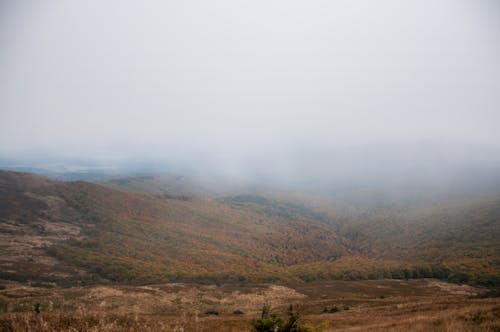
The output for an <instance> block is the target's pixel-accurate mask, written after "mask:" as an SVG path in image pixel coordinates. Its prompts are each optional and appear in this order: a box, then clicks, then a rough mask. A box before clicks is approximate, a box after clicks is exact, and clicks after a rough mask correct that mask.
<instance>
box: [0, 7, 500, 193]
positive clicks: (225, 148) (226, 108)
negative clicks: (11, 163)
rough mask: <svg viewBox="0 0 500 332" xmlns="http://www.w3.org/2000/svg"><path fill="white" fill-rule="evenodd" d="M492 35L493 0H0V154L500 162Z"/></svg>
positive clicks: (495, 34)
mask: <svg viewBox="0 0 500 332" xmlns="http://www.w3.org/2000/svg"><path fill="white" fill-rule="evenodd" d="M499 36H500V4H499V3H498V1H494V0H479V1H461V0H440V1H396V0H393V1H392V0H391V1H387V0H382V1H350V0H345V1H285V0H275V1H234V0H223V1H144V2H137V1H78V2H77V1H2V2H1V3H0V50H1V51H0V158H1V159H3V160H21V161H22V162H25V163H31V164H34V163H37V162H39V163H42V162H45V163H47V162H51V163H53V162H59V163H61V162H62V163H64V162H67V163H70V161H74V160H77V161H78V162H79V163H84V164H95V165H99V167H108V166H110V167H113V166H116V165H123V164H134V165H142V166H143V165H149V166H150V168H151V169H155V170H161V169H162V168H168V167H171V168H174V169H183V168H184V169H195V170H200V169H210V170H213V171H217V172H218V173H220V174H226V175H230V176H240V177H241V176H248V177H252V176H255V177H260V178H272V179H278V178H279V179H282V181H292V180H293V181H299V182H300V180H301V179H302V180H304V181H310V180H315V181H318V182H322V181H326V180H325V179H329V180H331V181H333V179H335V181H336V183H340V182H350V181H357V182H359V183H373V182H398V181H403V180H410V179H411V181H416V182H418V181H421V180H422V179H427V180H428V181H430V182H432V183H435V184H439V183H448V182H453V181H455V180H456V179H457V178H460V179H466V180H467V181H469V182H474V180H475V178H476V177H477V176H480V177H481V178H485V177H486V178H489V177H490V176H491V177H494V178H497V179H498V175H499V171H498V170H499V169H500V130H499V129H500V43H499ZM142 166H141V167H142ZM326 182H328V181H326ZM483 182H484V183H489V185H490V186H496V185H497V184H498V182H491V181H490V182H489V181H488V180H485V181H483Z"/></svg>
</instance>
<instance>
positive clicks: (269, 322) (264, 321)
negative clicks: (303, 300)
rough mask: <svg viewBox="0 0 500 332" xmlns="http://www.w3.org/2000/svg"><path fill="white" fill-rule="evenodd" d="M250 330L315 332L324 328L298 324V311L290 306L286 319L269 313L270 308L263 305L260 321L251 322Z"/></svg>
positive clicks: (256, 331) (260, 331) (263, 331)
mask: <svg viewBox="0 0 500 332" xmlns="http://www.w3.org/2000/svg"><path fill="white" fill-rule="evenodd" d="M251 324H252V330H253V331H255V332H315V331H320V330H322V329H323V328H324V327H322V326H320V327H311V326H306V325H303V324H301V323H300V315H299V313H298V311H297V310H296V309H295V308H294V307H293V306H292V305H290V307H289V308H288V310H287V319H286V320H285V319H283V318H282V317H281V316H280V315H278V314H276V313H271V312H270V307H269V306H268V305H264V306H263V308H262V314H261V318H260V319H254V320H252V323H251Z"/></svg>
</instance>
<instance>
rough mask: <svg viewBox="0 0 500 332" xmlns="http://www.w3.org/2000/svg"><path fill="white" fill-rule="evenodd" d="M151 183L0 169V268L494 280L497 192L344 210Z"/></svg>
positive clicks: (61, 274)
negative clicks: (419, 204) (95, 180)
mask: <svg viewBox="0 0 500 332" xmlns="http://www.w3.org/2000/svg"><path fill="white" fill-rule="evenodd" d="M172 179H173V180H175V182H174V184H172ZM157 180H158V179H156V178H155V177H154V176H150V177H147V176H143V177H142V178H140V177H138V176H135V177H131V178H129V179H127V178H121V179H112V180H111V182H106V181H104V182H101V183H100V184H96V183H88V182H62V181H55V180H51V179H49V178H46V177H42V176H38V175H35V174H29V173H18V172H12V171H0V239H1V248H2V258H1V260H0V266H1V271H2V272H1V275H0V277H1V278H2V279H9V280H19V281H32V282H43V283H49V282H53V283H57V284H64V283H66V284H75V283H82V282H83V283H103V282H120V283H151V282H164V281H198V282H201V281H206V282H214V281H215V282H270V281H272V282H289V281H310V280H320V279H349V280H353V279H379V278H420V277H439V278H442V279H449V280H452V281H457V282H464V281H467V282H472V283H482V284H487V285H498V280H499V276H500V264H499V257H500V255H499V250H500V197H498V196H491V195H490V196H488V197H485V198H481V199H476V200H467V201H464V202H458V203H450V204H446V205H443V206H431V207H426V208H416V209H406V210H394V211H393V210H386V211H380V210H376V211H373V212H372V213H368V212H367V213H364V214H349V213H345V212H338V211H336V208H337V205H335V204H330V202H331V200H329V199H325V200H323V201H321V200H317V199H316V200H314V201H315V202H316V203H317V204H316V205H314V204H311V201H312V199H309V200H308V199H307V195H306V196H305V197H306V198H304V199H297V197H299V196H297V195H295V196H294V199H291V197H292V195H289V194H279V193H272V192H266V193H256V192H255V191H250V192H245V191H243V190H241V189H240V188H238V189H237V190H236V189H234V188H233V189H231V190H227V191H223V192H221V191H215V190H214V191H213V192H211V193H210V194H205V191H204V190H202V189H199V188H200V187H196V183H194V184H193V183H190V187H189V188H194V189H189V190H187V189H186V190H185V188H186V186H184V184H183V183H181V184H180V185H179V178H175V177H169V178H163V180H162V181H164V182H160V181H157ZM150 182H155V183H156V184H155V185H154V186H152V185H150V184H149V183H150ZM165 188H168V189H165ZM150 189H151V190H150ZM318 202H320V203H318Z"/></svg>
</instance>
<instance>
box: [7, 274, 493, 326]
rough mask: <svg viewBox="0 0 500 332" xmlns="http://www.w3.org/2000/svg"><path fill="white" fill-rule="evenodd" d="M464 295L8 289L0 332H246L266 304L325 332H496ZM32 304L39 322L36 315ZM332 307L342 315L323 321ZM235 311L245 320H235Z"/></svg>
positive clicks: (350, 289)
mask: <svg viewBox="0 0 500 332" xmlns="http://www.w3.org/2000/svg"><path fill="white" fill-rule="evenodd" d="M464 289H465V288H463V287H461V286H457V285H448V284H443V283H437V282H436V281H434V280H413V281H394V280H380V281H337V282H329V283H309V284H297V285H288V287H285V286H282V285H222V286H215V285H195V284H160V285H150V286H140V287H139V286H137V287H133V286H93V287H71V288H52V289H48V288H33V287H26V286H22V285H19V284H8V285H7V288H6V289H4V290H1V291H0V303H1V304H2V305H1V307H0V310H1V311H2V312H3V314H1V315H0V331H247V330H249V328H250V321H251V319H252V318H255V317H258V315H259V311H260V309H261V307H262V305H263V304H264V303H268V304H270V305H271V307H272V308H273V309H272V310H273V311H275V312H278V313H284V312H285V311H286V307H287V306H288V305H289V304H291V303H293V304H296V305H297V306H298V307H299V310H300V311H301V313H302V320H303V322H304V323H305V324H311V325H314V326H319V325H323V326H324V327H325V329H324V330H326V331H368V330H369V331H443V332H444V331H453V332H455V331H457V332H460V331H500V298H498V297H487V296H484V294H485V292H486V290H484V289H477V288H473V287H467V291H464ZM473 294H479V295H481V294H482V296H475V295H473ZM37 303H39V304H40V311H41V312H40V313H39V314H37V313H36V312H35V311H34V308H35V305H36V304H37ZM333 306H336V307H337V308H339V311H338V312H335V313H323V311H324V308H332V307H333ZM347 309H348V310H347ZM236 310H239V311H241V312H243V314H234V311H236ZM208 311H213V312H217V313H218V315H209V314H207V312H208Z"/></svg>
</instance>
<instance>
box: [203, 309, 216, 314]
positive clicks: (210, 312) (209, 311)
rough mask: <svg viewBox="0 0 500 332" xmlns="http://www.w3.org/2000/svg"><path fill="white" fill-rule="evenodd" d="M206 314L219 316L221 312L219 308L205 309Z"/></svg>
mask: <svg viewBox="0 0 500 332" xmlns="http://www.w3.org/2000/svg"><path fill="white" fill-rule="evenodd" d="M205 315H214V316H218V315H219V312H218V311H217V310H213V309H211V310H207V311H205Z"/></svg>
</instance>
